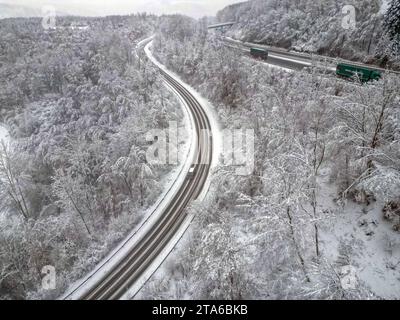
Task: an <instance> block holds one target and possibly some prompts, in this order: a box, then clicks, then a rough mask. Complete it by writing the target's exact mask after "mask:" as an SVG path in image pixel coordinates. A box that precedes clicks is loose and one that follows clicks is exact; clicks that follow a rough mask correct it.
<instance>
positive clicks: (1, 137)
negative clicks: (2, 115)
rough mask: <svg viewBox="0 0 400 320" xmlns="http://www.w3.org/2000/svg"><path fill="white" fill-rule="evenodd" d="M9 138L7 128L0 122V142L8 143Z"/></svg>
mask: <svg viewBox="0 0 400 320" xmlns="http://www.w3.org/2000/svg"><path fill="white" fill-rule="evenodd" d="M9 138H10V135H9V134H8V130H7V129H6V128H5V127H3V126H2V125H1V124H0V142H2V141H3V142H5V143H8V141H9Z"/></svg>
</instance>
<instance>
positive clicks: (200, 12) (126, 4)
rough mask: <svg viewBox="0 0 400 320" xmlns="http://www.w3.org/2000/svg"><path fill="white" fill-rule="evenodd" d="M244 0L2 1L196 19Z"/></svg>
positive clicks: (75, 11)
mask: <svg viewBox="0 0 400 320" xmlns="http://www.w3.org/2000/svg"><path fill="white" fill-rule="evenodd" d="M241 1H242V0H113V1H109V0H0V4H1V3H6V4H9V5H15V6H25V7H30V8H34V9H41V8H42V7H43V6H49V5H50V6H54V7H55V8H56V10H57V11H58V12H63V13H68V14H74V15H88V16H104V15H113V14H129V13H135V12H149V13H155V14H172V13H181V14H186V15H189V16H192V17H195V18H200V17H203V16H213V15H215V14H216V13H217V11H218V10H220V9H222V8H224V7H225V6H227V5H229V4H232V3H236V2H241Z"/></svg>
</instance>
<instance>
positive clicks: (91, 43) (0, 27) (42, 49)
mask: <svg viewBox="0 0 400 320" xmlns="http://www.w3.org/2000/svg"><path fill="white" fill-rule="evenodd" d="M155 23H156V17H154V16H147V15H132V16H126V17H109V18H93V19H84V18H82V19H80V18H62V19H61V18H59V19H58V21H57V24H58V25H57V28H56V29H54V30H51V29H50V30H47V31H45V30H44V29H43V28H42V25H41V19H8V20H2V21H0V39H1V41H0V46H1V50H0V54H1V56H0V81H1V84H0V106H1V109H0V116H1V117H0V123H4V124H5V127H6V128H8V129H9V131H10V135H11V137H12V141H13V142H12V144H11V146H9V147H5V146H3V148H2V152H1V153H0V154H1V155H2V156H1V158H0V182H1V184H0V190H1V195H0V196H1V200H0V205H1V208H0V212H1V218H0V297H1V298H3V299H8V298H13V299H24V298H44V297H46V298H55V297H57V295H59V294H60V293H62V291H63V290H64V289H65V288H66V286H67V285H70V284H71V283H73V282H74V280H76V279H77V278H79V277H82V276H84V275H85V274H86V273H87V272H88V271H89V270H90V269H91V268H92V267H93V266H94V265H95V263H96V262H98V261H99V260H100V259H101V258H102V257H103V256H104V255H106V254H107V253H108V252H109V251H110V250H111V249H112V248H113V246H114V245H115V244H116V243H118V241H120V240H121V239H122V238H123V236H125V234H126V233H127V232H128V231H131V230H132V229H133V228H134V226H135V225H136V224H138V223H139V222H140V221H141V220H142V219H143V215H144V213H145V211H146V209H147V208H148V207H149V206H150V205H151V204H152V203H153V202H154V200H155V199H156V198H157V197H158V196H159V195H160V193H161V190H162V187H163V183H162V181H163V180H162V177H163V176H164V175H165V174H166V173H168V172H169V171H170V170H171V167H170V166H167V165H165V166H164V165H163V166H162V165H156V166H155V165H153V164H152V163H148V162H147V161H146V158H145V155H144V152H145V150H146V148H147V146H148V142H147V141H146V139H145V134H146V133H147V132H148V131H149V130H151V129H154V128H160V129H162V128H166V127H168V124H169V121H181V119H182V116H183V115H182V111H181V109H180V106H179V103H178V102H177V100H176V98H175V97H173V96H172V95H171V94H170V93H169V92H168V91H167V90H165V88H164V86H163V85H162V83H161V80H160V79H159V78H158V76H157V73H156V71H155V70H154V68H153V67H152V66H151V65H150V64H149V63H148V62H146V61H145V60H143V59H142V60H139V59H138V57H137V56H136V53H135V50H134V49H135V42H137V41H138V40H141V39H142V38H143V37H145V36H148V35H149V34H151V32H152V30H153V28H154V25H155ZM74 26H80V28H74ZM83 26H84V27H83ZM46 265H52V266H54V267H55V268H56V270H57V271H58V273H57V290H53V291H42V289H41V279H42V277H43V274H42V273H41V272H42V271H41V269H42V267H43V266H46Z"/></svg>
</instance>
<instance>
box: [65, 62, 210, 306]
mask: <svg viewBox="0 0 400 320" xmlns="http://www.w3.org/2000/svg"><path fill="white" fill-rule="evenodd" d="M160 73H161V75H162V76H163V78H164V80H165V82H166V83H167V84H168V85H169V86H171V87H172V88H173V89H174V90H175V91H176V92H177V94H179V96H180V97H181V98H182V99H183V100H184V102H185V104H186V106H187V107H188V109H189V111H190V113H191V114H192V118H193V122H194V123H193V127H194V128H195V130H196V144H195V148H196V152H195V157H194V161H193V164H192V167H193V168H194V172H193V173H191V174H189V173H187V176H186V179H184V181H183V183H182V185H181V186H180V187H179V189H178V192H176V194H175V195H174V197H172V199H171V200H170V202H169V204H168V205H167V206H166V207H165V210H164V211H163V212H162V214H161V215H160V217H159V219H158V220H157V221H156V222H155V223H154V224H153V225H152V226H151V228H149V229H148V231H147V232H146V233H145V234H144V236H143V237H142V238H141V239H140V240H139V241H138V242H137V243H136V244H135V245H134V246H133V247H132V248H130V249H129V250H127V252H126V253H125V255H124V257H123V259H121V260H120V262H119V263H118V264H117V265H115V266H113V267H112V268H110V269H109V270H108V272H106V273H105V274H104V275H103V276H101V277H99V278H98V280H97V281H95V283H94V284H93V285H92V286H91V288H89V289H86V290H85V293H84V294H82V295H81V296H80V297H79V298H80V299H83V300H113V299H119V298H121V297H122V296H123V295H124V294H125V293H126V292H127V291H128V290H129V288H130V287H131V286H132V285H133V284H134V283H135V282H136V281H137V280H138V279H139V278H140V276H141V275H142V274H143V273H144V272H145V271H146V270H147V269H148V268H149V267H150V266H151V264H152V263H153V262H154V261H155V259H156V258H157V257H158V256H159V255H160V253H161V252H162V251H163V249H164V248H166V247H167V245H168V244H169V243H170V241H171V240H172V239H173V237H174V235H175V234H176V233H177V232H178V230H179V228H180V227H181V225H182V223H183V222H184V220H185V218H186V210H185V208H186V207H187V206H188V204H189V203H190V202H191V201H192V200H195V199H197V197H198V196H199V194H200V193H201V192H202V190H203V187H204V185H205V183H206V180H207V178H208V174H209V171H210V165H211V162H212V150H213V139H212V134H211V124H210V120H209V119H208V117H207V114H206V113H205V111H204V110H203V108H202V106H201V104H200V103H199V102H198V101H197V100H196V99H195V97H194V96H193V95H192V94H191V93H190V92H189V91H188V90H187V89H186V88H185V87H184V86H182V85H181V84H180V83H179V82H178V81H176V80H175V79H174V78H172V77H171V76H169V75H168V74H167V73H166V72H165V71H163V70H161V69H160ZM77 289H79V287H78V288H77ZM77 289H76V290H77ZM76 290H75V291H76ZM71 294H73V292H72V293H71ZM71 294H70V295H69V296H71ZM66 298H67V299H68V296H67V297H66Z"/></svg>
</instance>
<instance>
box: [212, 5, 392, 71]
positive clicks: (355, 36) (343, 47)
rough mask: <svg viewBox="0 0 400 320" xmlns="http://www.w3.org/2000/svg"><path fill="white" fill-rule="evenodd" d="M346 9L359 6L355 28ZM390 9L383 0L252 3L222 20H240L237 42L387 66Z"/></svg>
mask: <svg viewBox="0 0 400 320" xmlns="http://www.w3.org/2000/svg"><path fill="white" fill-rule="evenodd" d="M346 5H352V6H354V8H355V27H354V28H352V27H347V26H346V23H347V21H346V13H345V14H344V13H343V12H342V10H345V12H346V10H347V9H344V8H345V6H346ZM386 8H387V2H382V1H381V0H374V1H371V0H351V1H347V0H339V1H337V0H326V1H323V2H320V1H313V0H305V1H292V0H283V1H282V0H251V1H248V2H244V3H241V4H237V5H232V6H229V7H226V8H225V9H223V10H221V11H220V12H219V13H218V20H219V21H237V22H238V23H237V24H236V25H235V26H234V27H233V28H232V30H230V31H229V32H228V35H229V36H232V37H233V38H236V39H238V40H243V41H249V42H256V43H263V44H269V45H274V46H278V47H283V48H288V49H294V50H298V51H305V52H313V53H319V54H325V55H329V56H332V57H341V58H345V59H351V60H356V61H362V62H367V63H368V62H370V63H377V64H381V65H382V64H383V63H385V59H384V57H383V56H382V54H381V51H382V46H384V41H385V40H386V39H385V38H384V37H382V34H383V30H382V22H383V13H384V11H385V9H386ZM343 22H344V24H343Z"/></svg>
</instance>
